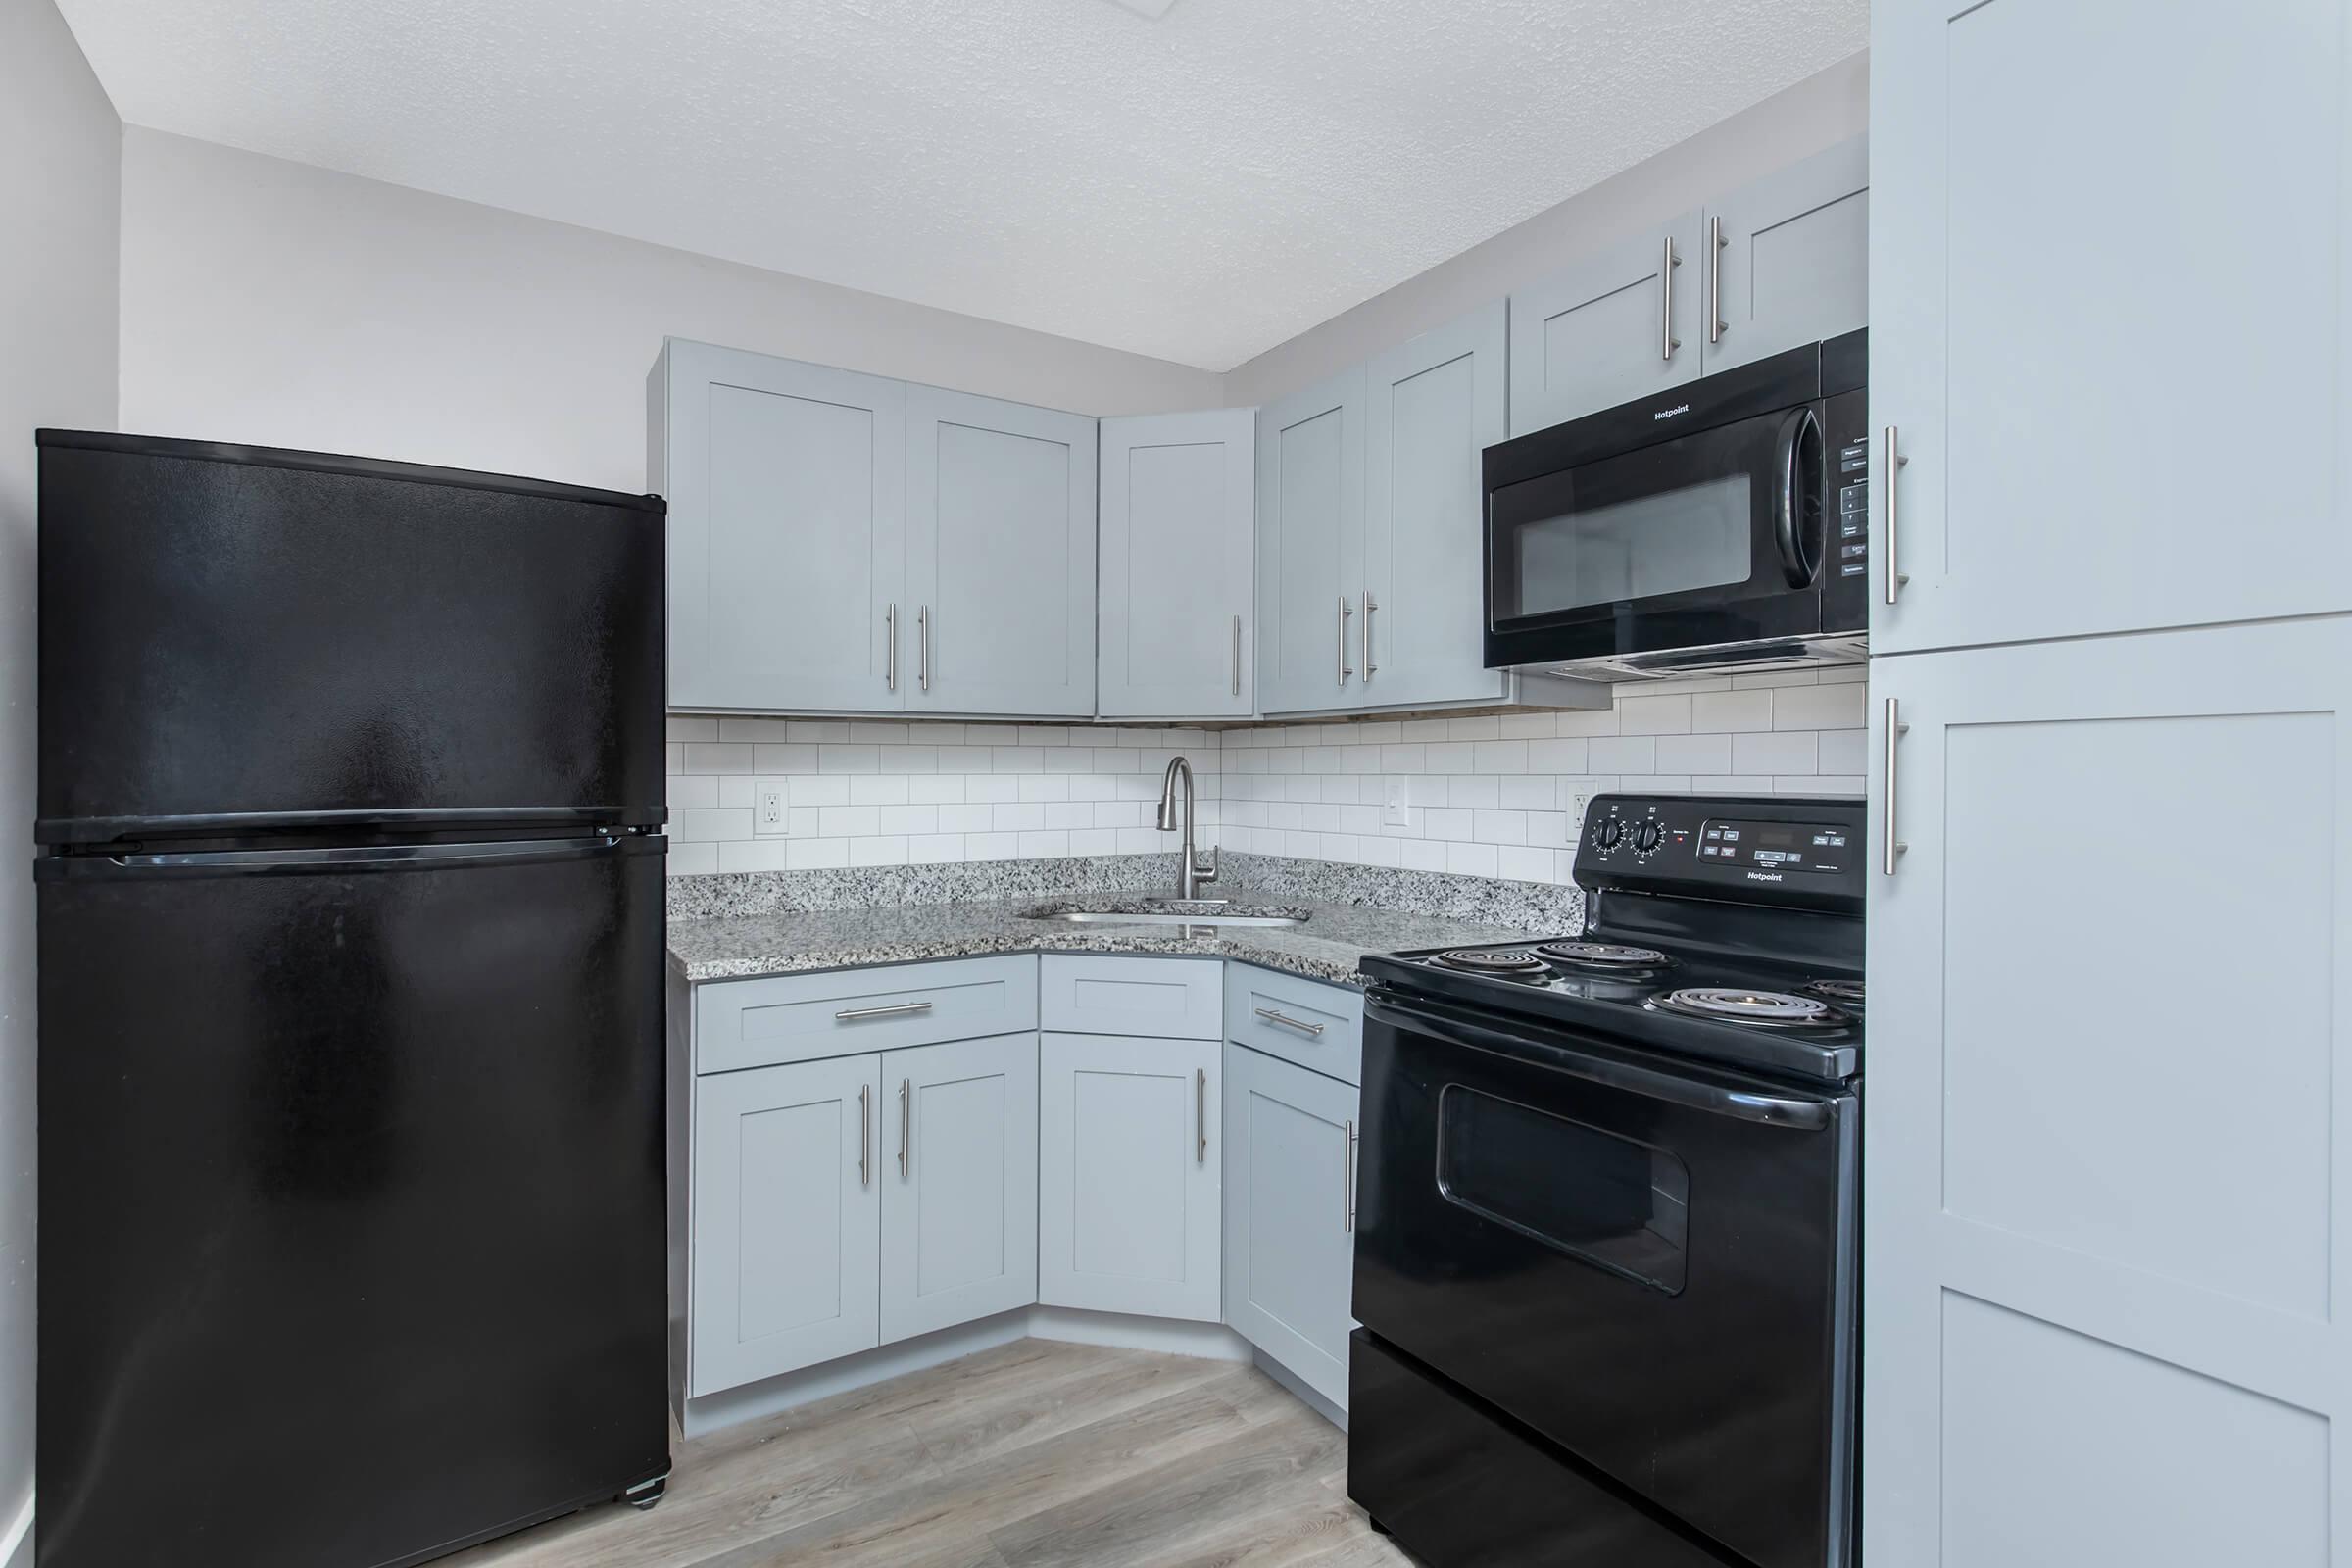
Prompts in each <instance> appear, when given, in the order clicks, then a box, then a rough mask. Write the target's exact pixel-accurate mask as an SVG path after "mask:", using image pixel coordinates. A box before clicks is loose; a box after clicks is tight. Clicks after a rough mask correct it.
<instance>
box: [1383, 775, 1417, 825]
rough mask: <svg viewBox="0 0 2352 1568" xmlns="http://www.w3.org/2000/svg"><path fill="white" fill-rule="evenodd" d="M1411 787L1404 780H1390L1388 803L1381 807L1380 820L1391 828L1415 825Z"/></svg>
mask: <svg viewBox="0 0 2352 1568" xmlns="http://www.w3.org/2000/svg"><path fill="white" fill-rule="evenodd" d="M1412 806H1413V802H1412V790H1411V787H1410V786H1409V785H1407V784H1406V783H1405V781H1404V780H1403V779H1400V778H1393V779H1391V780H1389V793H1388V797H1387V801H1386V803H1385V804H1384V805H1383V806H1382V807H1381V810H1380V820H1381V822H1382V823H1383V824H1384V825H1386V826H1389V827H1410V826H1412V825H1413V811H1412Z"/></svg>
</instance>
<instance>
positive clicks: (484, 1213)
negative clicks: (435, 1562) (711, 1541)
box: [36, 837, 669, 1568]
mask: <svg viewBox="0 0 2352 1568" xmlns="http://www.w3.org/2000/svg"><path fill="white" fill-rule="evenodd" d="M291 854H292V856H293V858H285V857H284V856H279V857H275V858H272V857H270V855H268V854H266V853H264V854H260V855H256V854H245V855H238V856H224V857H179V858H172V857H163V858H151V859H146V860H138V859H132V860H127V861H122V860H107V859H96V860H71V861H55V860H52V861H44V862H41V863H40V867H39V873H38V875H39V889H38V894H39V910H40V1006H41V1027H40V1035H41V1041H40V1136H41V1172H40V1235H41V1267H40V1278H39V1285H38V1292H39V1313H40V1323H39V1341H40V1348H39V1386H38V1395H37V1402H38V1411H37V1418H36V1420H37V1428H38V1434H37V1441H38V1446H39V1453H38V1463H39V1469H40V1478H41V1499H40V1511H39V1515H38V1523H37V1532H38V1537H37V1540H38V1545H37V1561H38V1563H39V1564H40V1565H41V1568H120V1565H122V1564H125V1563H157V1564H166V1563H236V1564H239V1565H241V1568H383V1565H387V1564H409V1563H415V1562H421V1561H423V1560H425V1559H426V1558H429V1557H432V1556H436V1555H439V1554H440V1553H442V1552H445V1551H448V1550H452V1549H455V1548H456V1547H459V1546H462V1545H465V1544H468V1543H470V1542H473V1541H477V1540H481V1539H485V1538H487V1537H489V1536H493V1535H497V1534H500V1533H503V1532H505V1531H508V1530H511V1529H515V1528H517V1527H519V1526H522V1525H525V1524H528V1523H531V1522H533V1521H535V1520H538V1519H543V1518H547V1517H551V1516H553V1515H555V1514H558V1513H562V1512H565V1511H568V1510H570V1509H572V1508H575V1507H578V1506H580V1505H581V1504H584V1503H589V1502H595V1501H600V1500H602V1499H605V1498H608V1497H611V1496H613V1495H615V1494H617V1493H619V1492H621V1491H623V1490H624V1489H627V1488H629V1487H631V1486H633V1485H635V1484H636V1483H639V1482H641V1481H643V1480H646V1479H648V1478H650V1477H655V1476H659V1475H662V1474H663V1473H664V1472H665V1471H666V1470H667V1469H668V1465H669V1428H668V1419H667V1411H666V1408H665V1392H664V1379H665V1373H664V1364H665V1354H666V1352H665V1348H664V1346H665V1330H664V1318H665V1295H666V1292H665V1286H664V1272H663V1230H664V1220H663V1164H662V1054H663V1040H662V962H663V959H662V840H661V839H659V838H652V837H637V838H618V839H598V840H589V841H584V842H570V843H563V844H549V843H545V842H541V843H524V844H512V845H498V844H483V845H463V846H433V847H431V848H430V849H429V850H414V849H412V850H407V851H400V850H340V851H333V850H330V851H316V850H307V851H295V852H291Z"/></svg>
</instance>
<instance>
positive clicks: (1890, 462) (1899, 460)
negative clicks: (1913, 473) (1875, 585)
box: [1879, 424, 1911, 605]
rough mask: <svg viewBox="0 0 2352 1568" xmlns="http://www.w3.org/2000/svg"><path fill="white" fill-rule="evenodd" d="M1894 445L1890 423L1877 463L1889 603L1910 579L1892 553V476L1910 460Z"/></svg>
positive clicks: (1893, 487)
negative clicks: (1881, 458)
mask: <svg viewBox="0 0 2352 1568" xmlns="http://www.w3.org/2000/svg"><path fill="white" fill-rule="evenodd" d="M1894 446H1895V435H1894V426H1893V425H1891V424H1890V425H1888V426H1887V458H1886V461H1885V462H1884V463H1882V464H1880V465H1879V468H1880V475H1881V476H1880V479H1879V483H1881V484H1883V485H1885V486H1886V487H1887V549H1886V552H1885V554H1886V560H1885V562H1884V563H1883V564H1884V566H1885V568H1886V573H1885V574H1886V577H1887V603H1888V604H1890V605H1891V604H1893V603H1894V600H1895V595H1897V594H1899V593H1900V592H1902V587H1903V584H1905V583H1907V582H1909V581H1910V580H1911V578H1910V574H1909V573H1907V572H1902V571H1898V570H1896V569H1895V563H1896V561H1897V559H1898V558H1897V557H1896V555H1895V553H1894V492H1895V483H1894V476H1895V474H1896V472H1897V471H1898V470H1900V469H1901V467H1902V466H1903V465H1904V464H1906V463H1909V462H1910V461H1911V460H1910V459H1909V458H1906V457H1904V456H1903V455H1902V454H1901V453H1899V452H1897V451H1895V449H1894Z"/></svg>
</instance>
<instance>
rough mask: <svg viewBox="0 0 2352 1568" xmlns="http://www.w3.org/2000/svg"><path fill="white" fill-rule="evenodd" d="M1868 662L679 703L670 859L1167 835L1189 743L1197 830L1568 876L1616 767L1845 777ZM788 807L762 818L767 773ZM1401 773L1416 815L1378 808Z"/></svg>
mask: <svg viewBox="0 0 2352 1568" xmlns="http://www.w3.org/2000/svg"><path fill="white" fill-rule="evenodd" d="M1865 673H1866V671H1864V670H1863V669H1862V668H1861V667H1860V666H1841V667H1836V668H1831V669H1826V670H1818V671H1816V670H1789V671H1769V672H1766V673H1765V674H1764V675H1763V676H1740V677H1725V676H1708V677H1698V678H1693V679H1689V680H1676V681H1671V682H1655V681H1653V682H1628V683H1626V684H1625V685H1623V686H1621V687H1620V688H1618V691H1617V700H1616V702H1615V704H1614V705H1613V706H1612V707H1610V708H1607V709H1603V710H1596V711H1565V712H1529V713H1510V714H1501V715H1489V716H1479V717H1466V718H1420V719H1380V720H1373V721H1368V722H1360V723H1359V722H1340V723H1323V724H1294V725H1285V726H1264V727H1259V728H1253V729H1236V730H1226V731H1221V732H1216V733H1209V732H1204V731H1201V730H1186V729H1153V728H1149V727H1145V726H1139V725H1119V726H1099V725H1069V726H1063V725H1040V724H1029V725H1012V724H990V723H945V724H942V723H928V722H923V723H917V722H911V721H909V722H905V723H901V722H897V721H892V720H873V721H864V720H859V721H855V722H853V721H846V720H825V719H788V720H778V719H764V718H744V719H730V718H718V717H710V716H705V715H700V714H679V715H674V716H673V717H672V718H671V719H670V721H669V729H668V741H667V743H666V749H665V753H664V762H665V765H666V766H667V768H668V770H669V772H670V775H671V776H670V778H669V781H668V782H669V807H670V837H671V846H670V869H671V870H672V871H673V872H675V873H680V874H684V873H689V872H707V871H716V870H750V869H772V868H775V867H777V866H782V867H785V868H788V869H801V868H809V867H819V866H841V865H850V864H860V865H869V864H897V863H901V862H903V861H919V862H923V863H936V862H941V861H953V860H959V859H966V858H969V859H990V858H1014V857H1027V856H1056V855H1134V854H1151V853H1157V852H1162V851H1165V850H1168V849H1171V848H1173V847H1174V839H1173V836H1172V835H1167V834H1162V833H1160V832H1159V831H1158V829H1157V827H1156V826H1155V819H1154V809H1155V806H1156V803H1157V801H1158V799H1159V788H1160V777H1161V774H1162V772H1163V771H1164V770H1165V768H1166V765H1167V761H1168V759H1169V758H1170V757H1172V756H1175V755H1177V754H1178V753H1180V752H1181V753H1182V754H1183V755H1185V756H1187V757H1189V758H1190V759H1191V760H1192V763H1193V771H1194V780H1195V784H1196V788H1197V799H1196V809H1197V815H1198V819H1199V824H1200V835H1201V842H1202V844H1203V845H1204V846H1205V845H1208V844H1222V845H1223V846H1225V847H1226V848H1228V849H1233V850H1246V851H1251V852H1254V853H1258V854H1275V855H1303V856H1312V857H1319V858H1331V859H1348V860H1361V861H1364V862H1367V863H1371V864H1377V865H1397V866H1402V867H1405V868H1408V869H1415V870H1433V871H1444V870H1451V871H1456V872H1463V873H1467V874H1471V875H1483V876H1497V875H1498V876H1506V877H1520V878H1531V879H1535V880H1544V879H1558V878H1565V877H1567V876H1568V874H1569V871H1570V868H1571V864H1572V849H1573V842H1574V839H1573V836H1574V835H1575V834H1576V833H1577V832H1578V831H1579V830H1580V829H1581V828H1582V826H1583V814H1584V803H1585V802H1586V801H1587V800H1588V799H1589V798H1590V797H1591V796H1593V795H1594V794H1597V793H1601V792H1603V791H1607V790H1613V789H1621V788H1623V789H1635V790H1653V791H1661V792H1681V791H1691V790H1699V791H1707V792H1712V793H1727V794H1728V793H1738V794H1771V793H1776V792H1779V793H1789V792H1797V791H1802V792H1806V793H1857V792H1859V791H1860V790H1861V788H1862V777H1863V774H1864V773H1865V772H1866V771H1867V768H1868V751H1869V747H1868V739H1867V735H1866V732H1865V731H1864V729H1863V724H1864V722H1865V717H1864V715H1865V711H1866V708H1867V697H1866V694H1865V692H1864V689H1863V686H1862V685H1861V684H1860V681H1861V677H1862V676H1863V675H1864V674H1865ZM764 779H776V780H780V781H782V782H783V784H784V785H785V788H786V811H785V827H786V831H785V833H784V834H782V835H777V836H770V837H761V836H759V835H756V834H754V833H753V832H752V816H753V812H752V809H751V807H752V801H753V797H754V794H755V793H756V788H757V781H759V780H764ZM1393 787H1397V788H1401V790H1402V791H1403V794H1404V799H1405V802H1406V807H1407V809H1406V812H1405V816H1406V820H1405V821H1404V822H1402V823H1392V822H1390V821H1389V820H1388V813H1387V810H1386V803H1387V801H1388V800H1389V798H1390V793H1391V790H1392V788H1393Z"/></svg>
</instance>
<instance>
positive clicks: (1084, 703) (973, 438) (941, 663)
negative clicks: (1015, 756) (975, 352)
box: [900, 386, 1095, 717]
mask: <svg viewBox="0 0 2352 1568" xmlns="http://www.w3.org/2000/svg"><path fill="white" fill-rule="evenodd" d="M907 600H908V601H909V602H910V603H911V604H912V606H913V614H914V623H913V625H912V627H911V628H909V627H907V625H906V624H905V623H904V620H903V619H902V624H901V626H900V636H901V637H902V639H905V638H907V636H908V635H909V632H911V636H912V642H911V643H910V644H905V646H907V647H911V649H912V651H913V654H912V657H913V660H914V664H913V679H912V680H911V681H908V680H907V678H906V671H905V670H904V669H903V670H902V671H901V679H900V690H901V691H902V692H903V693H904V694H905V696H906V706H907V708H908V709H909V710H911V711H921V712H939V713H1005V714H1012V715H1018V716H1022V717H1027V716H1029V715H1031V714H1039V715H1049V716H1063V715H1068V716H1076V717H1088V716H1092V714H1093V713H1094V711H1095V421H1094V420H1093V419H1090V418H1087V417H1083V416H1081V415H1075V414H1059V413H1055V412H1054V411H1053V410H1051V409H1037V408H1031V407H1029V406H1027V405H1026V404H1019V403H1005V402H1000V401H998V400H997V399H994V398H978V397H972V396H969V395H967V394H965V393H961V392H944V391H941V390H940V389H939V388H937V387H928V386H911V387H908V388H907ZM900 613H901V616H902V617H904V615H905V614H906V613H907V610H906V607H905V606H902V607H901V611H900ZM902 657H905V656H904V655H902Z"/></svg>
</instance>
